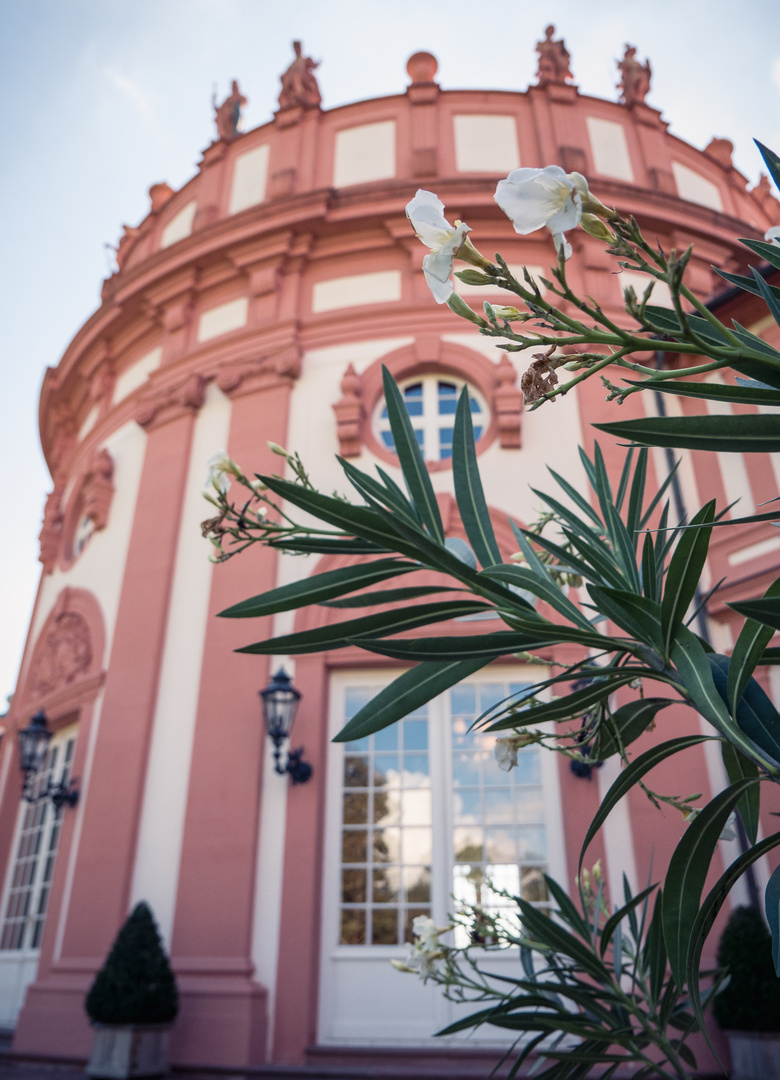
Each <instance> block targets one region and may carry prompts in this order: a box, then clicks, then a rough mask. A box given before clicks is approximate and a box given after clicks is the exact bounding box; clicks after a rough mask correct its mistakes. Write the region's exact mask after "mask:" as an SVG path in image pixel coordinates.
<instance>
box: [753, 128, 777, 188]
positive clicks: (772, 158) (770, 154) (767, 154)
mask: <svg viewBox="0 0 780 1080" xmlns="http://www.w3.org/2000/svg"><path fill="white" fill-rule="evenodd" d="M753 142H754V143H755V144H756V146H757V147H758V152H759V153H760V154H761V157H762V158H763V159H764V163H765V165H766V167H767V169H769V175H770V176H771V177H772V179H773V180H774V182H775V187H776V188H777V189H778V190H779V191H780V157H778V156H777V154H776V153H775V152H774V150H770V149H769V147H768V146H764V144H763V143H761V142H759V141H758V139H754V140H753Z"/></svg>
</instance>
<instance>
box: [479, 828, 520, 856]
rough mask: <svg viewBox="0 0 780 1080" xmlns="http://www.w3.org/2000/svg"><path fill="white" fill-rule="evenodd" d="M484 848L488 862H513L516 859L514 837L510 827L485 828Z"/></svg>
mask: <svg viewBox="0 0 780 1080" xmlns="http://www.w3.org/2000/svg"><path fill="white" fill-rule="evenodd" d="M485 850H486V852H487V858H488V859H489V860H490V862H496V863H513V862H515V861H516V859H517V856H516V854H515V838H514V830H512V829H496V828H486V829H485Z"/></svg>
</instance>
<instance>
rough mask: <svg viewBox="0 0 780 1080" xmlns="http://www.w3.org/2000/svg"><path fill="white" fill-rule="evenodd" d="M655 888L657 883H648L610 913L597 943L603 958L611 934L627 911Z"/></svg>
mask: <svg viewBox="0 0 780 1080" xmlns="http://www.w3.org/2000/svg"><path fill="white" fill-rule="evenodd" d="M657 888H658V886H657V885H648V886H647V888H646V889H643V890H642V891H641V892H640V893H637V894H636V896H632V897H631V899H630V900H629V901H628V902H627V903H626V904H624V905H623V907H622V908H618V910H617V911H615V912H613V914H612V915H610V917H609V918H608V919H607V921H606V922H605V923H604V926H603V927H602V930H601V943H600V945H599V952H600V953H601V956H602V959H603V958H604V954H605V953H606V951H607V949H608V948H609V943H610V941H611V940H612V935H613V934H614V933H615V931H616V930H617V929H618V927H619V926H620V923H621V922H622V921H623V919H625V917H626V916H627V915H628V914H629V912H632V911H634V910H635V909H636V908H637V907H639V905H640V904H641V903H643V902H644V901H645V900H646V899H647V897H648V896H650V894H651V893H652V892H655V890H656V889H657Z"/></svg>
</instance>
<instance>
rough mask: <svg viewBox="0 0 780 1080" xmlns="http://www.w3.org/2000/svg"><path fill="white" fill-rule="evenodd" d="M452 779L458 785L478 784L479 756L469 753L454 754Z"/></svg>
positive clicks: (472, 785)
mask: <svg viewBox="0 0 780 1080" xmlns="http://www.w3.org/2000/svg"><path fill="white" fill-rule="evenodd" d="M452 780H453V783H454V784H455V786H456V787H460V786H461V785H469V786H471V787H474V786H476V785H478V784H479V781H480V768H479V757H478V756H477V755H476V754H468V753H460V754H457V753H456V754H453V757H452Z"/></svg>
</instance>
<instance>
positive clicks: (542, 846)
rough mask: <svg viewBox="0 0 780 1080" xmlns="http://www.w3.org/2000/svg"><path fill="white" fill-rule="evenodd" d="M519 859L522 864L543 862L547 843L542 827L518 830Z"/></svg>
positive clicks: (545, 856)
mask: <svg viewBox="0 0 780 1080" xmlns="http://www.w3.org/2000/svg"><path fill="white" fill-rule="evenodd" d="M518 833H519V848H520V858H521V859H522V860H523V862H544V861H545V859H546V858H547V842H546V837H545V830H544V827H543V826H542V827H538V828H535V829H534V828H530V829H529V828H524V829H519V830H518Z"/></svg>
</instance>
